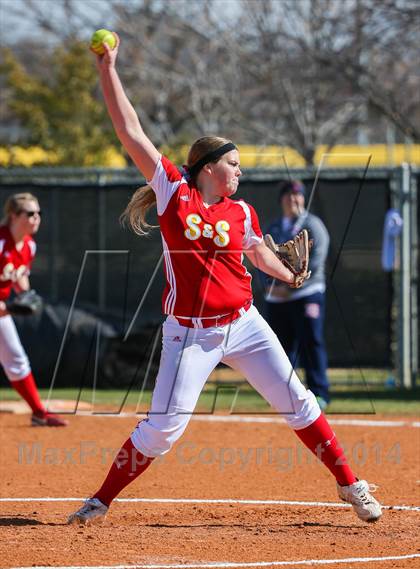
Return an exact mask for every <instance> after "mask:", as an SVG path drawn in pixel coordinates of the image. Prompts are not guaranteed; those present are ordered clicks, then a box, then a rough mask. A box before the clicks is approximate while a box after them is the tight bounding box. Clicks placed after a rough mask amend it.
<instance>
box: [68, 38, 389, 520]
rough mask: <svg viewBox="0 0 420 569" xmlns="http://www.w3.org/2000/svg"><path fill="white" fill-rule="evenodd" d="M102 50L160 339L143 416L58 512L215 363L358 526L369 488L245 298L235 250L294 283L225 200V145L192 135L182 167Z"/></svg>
mask: <svg viewBox="0 0 420 569" xmlns="http://www.w3.org/2000/svg"><path fill="white" fill-rule="evenodd" d="M118 44H119V41H117V47H116V48H115V49H114V50H110V49H109V48H108V47H107V46H106V45H104V49H105V50H106V52H105V54H104V55H103V56H97V64H98V69H99V75H100V78H101V84H102V90H103V94H104V97H105V102H106V105H107V108H108V111H109V114H110V116H111V119H112V122H113V124H114V128H115V131H116V133H117V135H118V137H119V138H120V140H121V142H122V144H123V145H124V147H125V148H126V150H127V152H128V153H129V154H130V156H131V158H132V159H133V161H134V163H135V164H136V166H137V167H138V169H139V170H140V172H141V173H142V174H143V175H144V176H145V178H146V179H147V180H149V182H148V185H147V186H146V187H143V188H140V189H139V190H137V192H136V193H135V194H134V195H133V197H132V199H131V201H130V203H129V204H128V206H127V209H126V210H125V212H124V214H123V219H124V220H125V221H126V222H127V223H128V224H129V225H130V226H131V227H132V228H133V230H134V231H135V232H136V233H138V234H139V235H144V234H145V233H147V231H148V230H149V229H150V225H149V224H148V223H147V221H146V213H147V211H148V210H149V209H150V208H151V207H152V206H155V205H156V208H157V213H158V219H159V226H160V231H161V235H162V245H163V252H164V259H165V271H166V287H165V290H164V293H163V299H162V306H163V312H164V314H165V315H166V319H165V321H164V324H163V346H162V356H161V362H160V367H159V372H158V375H157V378H156V385H155V388H154V391H153V397H152V403H151V409H150V412H149V414H148V417H147V419H145V420H143V421H141V422H140V423H139V424H138V425H137V427H136V428H135V430H134V431H133V433H132V434H131V436H130V438H129V439H128V440H127V441H126V442H125V443H124V445H123V446H122V448H121V449H120V451H119V452H118V455H117V457H116V459H115V461H114V463H113V465H112V466H111V469H110V471H109V473H108V475H107V477H106V479H105V481H104V483H103V484H102V486H101V488H100V489H99V490H98V491H97V492H96V493H95V494H94V495H93V496H92V497H91V498H89V499H88V500H87V501H86V502H85V504H84V506H82V507H81V508H80V509H79V510H77V511H76V512H75V513H74V514H72V515H71V516H70V517H69V520H68V521H69V523H74V522H76V523H80V524H85V523H89V522H92V521H99V520H101V519H103V518H104V517H105V515H106V513H107V511H108V508H109V505H110V504H111V502H112V500H113V499H114V498H115V497H116V496H117V495H118V494H119V492H121V490H122V489H123V488H124V487H125V486H127V485H128V484H129V483H130V482H132V481H133V480H134V479H135V478H137V477H138V476H139V475H140V474H141V473H142V472H144V470H145V469H146V468H148V466H149V465H150V464H151V463H152V461H153V459H154V458H155V457H157V456H160V455H163V454H165V453H167V452H168V451H169V450H170V449H171V447H172V445H173V444H174V443H175V441H176V440H178V439H179V437H180V436H181V435H182V433H183V432H184V430H185V429H186V427H187V425H188V422H189V419H190V418H191V415H192V413H193V412H194V408H195V405H196V403H197V400H198V397H199V395H200V393H201V390H202V388H203V386H204V384H205V382H206V380H207V378H208V376H209V375H210V373H211V372H212V371H213V369H214V368H215V367H216V365H217V364H219V363H220V362H223V363H225V364H227V365H229V366H231V367H232V368H234V369H236V370H238V371H239V372H240V373H241V374H243V375H244V376H245V377H246V378H247V379H248V381H249V382H250V383H251V384H252V386H253V387H254V388H255V389H256V390H257V391H258V392H259V393H260V394H261V395H262V396H263V397H264V398H265V399H266V400H267V401H268V402H269V403H270V404H271V406H272V407H274V408H275V409H276V410H277V411H278V412H279V413H281V414H282V415H283V416H284V417H285V419H286V421H287V423H288V424H289V425H290V426H291V427H292V429H294V430H295V432H296V434H297V436H298V437H299V438H300V439H301V441H302V442H303V443H304V444H305V445H306V446H307V447H308V448H310V449H311V450H312V451H313V452H314V453H316V454H317V456H319V458H320V459H321V460H322V462H323V463H324V464H325V465H326V466H327V468H329V470H330V471H331V472H332V474H333V475H334V477H335V479H336V481H337V489H338V493H339V496H340V497H341V498H342V499H343V500H345V501H348V502H350V503H351V504H352V505H353V507H354V509H355V511H356V513H357V515H358V516H359V517H360V518H361V519H363V520H365V521H376V520H377V519H379V518H380V516H381V506H380V504H379V503H378V502H377V501H376V500H375V499H374V498H373V497H372V496H371V494H370V487H369V485H368V483H367V482H366V481H364V480H358V479H357V478H356V477H355V475H354V474H353V472H352V470H351V469H350V466H349V465H348V464H347V461H346V458H345V456H344V454H343V450H342V449H341V447H340V445H339V443H338V441H337V439H336V437H335V435H334V433H333V431H332V430H331V427H330V426H329V424H328V422H327V420H326V418H325V416H324V415H323V414H322V413H321V410H320V408H319V405H318V403H317V400H316V398H315V396H314V395H313V393H311V392H310V391H309V390H306V389H305V387H304V386H303V385H302V383H301V382H300V380H299V378H298V377H297V375H296V373H295V372H294V370H293V368H292V365H291V364H290V362H289V360H288V358H287V356H286V354H285V352H284V350H283V348H282V346H281V344H280V342H279V341H278V339H277V336H276V335H275V334H274V332H273V331H272V330H271V328H270V327H269V325H268V324H267V322H266V321H265V320H264V319H263V318H262V316H261V315H260V314H259V312H258V310H257V309H256V308H255V306H254V305H253V303H252V289H251V275H250V274H249V272H248V271H247V269H246V267H245V265H244V264H243V256H244V254H245V255H246V256H247V257H248V258H249V260H250V261H251V263H253V264H254V265H255V266H256V267H258V268H259V269H260V270H262V271H264V272H266V273H267V274H269V275H271V276H273V277H275V278H276V279H280V280H282V281H284V282H286V283H288V284H289V285H291V286H295V277H294V275H293V274H292V273H291V272H290V271H289V270H288V269H287V268H286V267H285V266H284V265H283V264H282V263H281V262H280V261H279V260H278V258H277V257H276V255H275V254H274V253H272V252H271V250H270V249H269V248H268V247H267V246H266V245H265V243H264V240H263V236H262V233H261V229H260V225H259V221H258V217H257V214H256V212H255V211H254V209H253V208H252V206H250V205H249V204H247V203H245V202H244V201H242V200H233V199H232V196H233V195H234V194H235V193H236V191H237V189H238V184H239V178H240V176H241V170H240V157H239V152H238V149H237V148H236V146H235V145H234V144H233V143H232V142H231V141H229V140H226V139H224V138H220V137H213V136H211V137H203V138H200V139H199V140H197V141H196V142H194V144H193V145H192V146H191V149H190V151H189V155H188V160H187V165H186V167H185V168H184V171H183V172H179V171H178V169H177V168H176V167H175V166H174V165H173V164H172V163H171V162H170V161H169V160H168V159H167V158H166V157H164V156H161V154H160V152H159V151H158V150H157V149H156V148H155V146H154V145H153V143H152V142H151V141H150V140H149V138H148V137H147V136H146V135H145V133H144V132H143V129H142V127H141V125H140V122H139V119H138V117H137V114H136V112H135V111H134V108H133V107H132V105H131V104H130V102H129V100H128V98H127V96H126V94H125V92H124V90H123V87H122V84H121V82H120V79H119V77H118V74H117V72H116V69H115V60H116V56H117V53H118Z"/></svg>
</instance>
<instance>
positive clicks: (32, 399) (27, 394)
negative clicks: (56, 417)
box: [10, 372, 46, 415]
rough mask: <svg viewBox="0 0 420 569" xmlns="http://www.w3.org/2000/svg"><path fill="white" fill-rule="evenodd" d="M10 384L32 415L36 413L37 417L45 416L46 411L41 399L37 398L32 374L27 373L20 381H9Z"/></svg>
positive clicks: (37, 394)
mask: <svg viewBox="0 0 420 569" xmlns="http://www.w3.org/2000/svg"><path fill="white" fill-rule="evenodd" d="M10 384H11V386H12V387H13V388H14V389H16V391H17V392H18V393H19V395H20V396H21V397H22V398H23V399H24V400H25V401H26V403H27V404H28V405H29V407H30V408H31V409H32V411H33V413H36V414H37V415H45V412H46V411H45V408H44V406H43V405H42V403H41V399H40V398H39V393H38V389H37V387H36V383H35V379H34V376H33V375H32V372H29V374H28V375H27V376H26V377H24V378H22V379H18V380H17V381H11V382H10Z"/></svg>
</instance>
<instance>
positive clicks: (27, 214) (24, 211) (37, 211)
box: [19, 209, 42, 217]
mask: <svg viewBox="0 0 420 569" xmlns="http://www.w3.org/2000/svg"><path fill="white" fill-rule="evenodd" d="M19 213H24V214H25V215H26V216H27V217H33V216H34V215H36V214H38V215H39V217H41V216H42V211H41V210H35V211H27V210H26V209H21V210H20V212H19Z"/></svg>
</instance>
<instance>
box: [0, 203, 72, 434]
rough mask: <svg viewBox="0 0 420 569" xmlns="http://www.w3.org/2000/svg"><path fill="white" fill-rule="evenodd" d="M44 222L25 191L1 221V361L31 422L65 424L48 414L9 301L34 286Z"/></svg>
mask: <svg viewBox="0 0 420 569" xmlns="http://www.w3.org/2000/svg"><path fill="white" fill-rule="evenodd" d="M40 223H41V210H40V208H39V203H38V200H37V198H36V197H35V196H33V195H32V194H30V193H21V194H14V195H12V196H10V197H9V198H8V199H7V201H6V203H5V206H4V219H3V220H2V222H1V224H0V364H1V365H2V367H3V369H4V371H5V373H6V376H7V377H8V379H9V381H10V385H11V386H12V387H13V388H14V389H16V391H17V392H18V393H19V394H20V395H21V397H22V398H23V399H24V400H25V401H26V402H27V403H28V405H29V406H30V408H31V409H32V419H31V424H32V425H33V426H40V427H63V426H65V425H67V422H66V421H64V420H63V419H61V418H60V417H58V416H57V415H52V414H50V413H48V412H47V411H46V409H45V408H44V406H43V405H42V403H41V400H40V398H39V395H38V390H37V387H36V384H35V380H34V378H33V375H32V371H31V367H30V364H29V360H28V356H27V355H26V353H25V350H24V349H23V346H22V344H21V341H20V339H19V335H18V333H17V330H16V326H15V323H14V321H13V318H12V317H11V315H10V314H9V313H8V312H7V308H6V304H5V301H6V300H7V299H8V298H9V296H10V294H11V293H12V291H14V292H15V293H20V292H23V291H25V290H29V289H30V284H29V274H30V269H31V266H32V261H33V259H34V257H35V253H36V244H35V241H34V239H33V238H32V236H33V235H34V234H35V233H36V232H37V231H38V229H39V225H40Z"/></svg>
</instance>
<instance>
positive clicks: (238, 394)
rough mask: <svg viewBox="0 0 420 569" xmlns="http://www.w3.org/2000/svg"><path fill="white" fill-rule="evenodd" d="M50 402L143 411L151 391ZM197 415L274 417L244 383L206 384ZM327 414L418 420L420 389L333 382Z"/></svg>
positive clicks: (0, 395) (62, 393)
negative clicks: (261, 415)
mask: <svg viewBox="0 0 420 569" xmlns="http://www.w3.org/2000/svg"><path fill="white" fill-rule="evenodd" d="M40 392H41V397H42V398H44V399H46V398H47V396H48V390H47V389H41V390H40ZM51 398H52V399H64V400H73V401H77V400H80V401H82V402H86V403H89V404H93V409H94V411H95V412H101V411H108V412H111V413H118V412H119V411H133V410H136V411H138V412H142V411H146V410H147V408H148V406H149V404H150V399H151V391H150V390H147V391H144V392H143V393H141V392H140V391H138V390H137V391H133V392H130V393H128V394H127V393H126V392H125V391H123V390H96V392H95V393H93V391H92V390H91V389H83V391H82V392H79V390H78V389H76V388H67V389H61V388H60V389H54V391H53V393H52V397H51ZM18 399H19V396H18V395H17V394H16V392H15V391H14V390H12V389H10V388H6V387H5V388H2V389H0V401H1V400H9V401H10V400H18ZM197 411H198V412H200V413H213V412H225V413H226V412H230V413H234V414H235V413H238V414H239V413H241V414H251V413H258V414H264V413H273V410H272V409H271V408H270V407H269V405H268V404H267V403H266V402H265V400H264V399H263V398H262V397H260V396H259V395H258V394H257V393H256V392H255V391H254V390H253V389H252V388H250V386H249V385H248V384H247V383H246V382H240V381H235V382H230V381H228V380H226V379H225V380H224V381H223V382H219V381H216V382H215V381H212V382H209V383H208V384H207V385H206V387H205V389H204V391H203V392H202V394H201V396H200V399H199V402H198V406H197ZM327 414H372V415H374V414H381V415H383V414H385V415H410V416H415V415H418V416H420V388H419V387H416V388H415V389H413V390H400V389H396V388H387V387H386V386H385V384H384V381H377V382H373V383H372V382H369V383H368V384H363V383H360V382H359V381H358V382H357V383H356V384H352V383H351V382H350V383H349V382H348V381H346V382H344V381H343V380H339V379H337V378H336V380H334V382H333V383H332V403H331V404H330V406H329V407H328V409H327Z"/></svg>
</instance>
